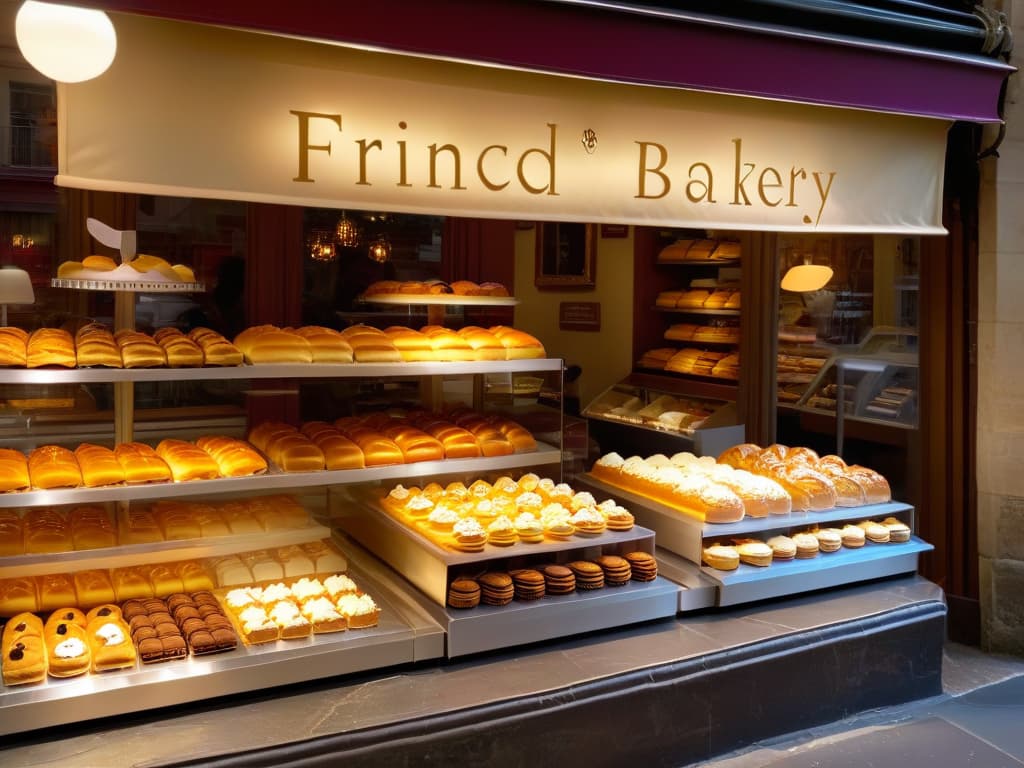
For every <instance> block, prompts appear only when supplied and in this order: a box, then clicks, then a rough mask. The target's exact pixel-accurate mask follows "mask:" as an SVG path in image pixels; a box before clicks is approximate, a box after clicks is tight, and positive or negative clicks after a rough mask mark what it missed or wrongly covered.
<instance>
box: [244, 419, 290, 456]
mask: <svg viewBox="0 0 1024 768" xmlns="http://www.w3.org/2000/svg"><path fill="white" fill-rule="evenodd" d="M297 431H298V430H297V429H296V428H295V427H293V426H292V425H291V424H287V423H285V422H283V421H264V422H261V423H260V424H258V425H257V426H255V427H253V428H252V429H251V430H249V442H250V443H252V444H253V445H255V446H256V447H257V448H259V449H260V450H261V451H263V453H266V452H267V444H268V443H269V442H270V441H271V440H272V439H273V438H275V437H278V436H279V435H286V434H290V433H293V432H297Z"/></svg>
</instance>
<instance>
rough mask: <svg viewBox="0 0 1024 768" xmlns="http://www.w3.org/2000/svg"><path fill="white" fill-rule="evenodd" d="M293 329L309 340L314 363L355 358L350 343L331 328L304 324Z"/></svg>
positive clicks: (346, 361) (348, 360)
mask: <svg viewBox="0 0 1024 768" xmlns="http://www.w3.org/2000/svg"><path fill="white" fill-rule="evenodd" d="M293 331H294V333H296V334H298V335H299V336H301V337H302V338H304V339H305V340H306V341H307V342H309V350H310V354H311V355H312V356H313V362H314V363H351V362H352V361H353V360H354V359H355V358H354V356H353V353H352V345H351V344H349V343H348V341H347V340H346V339H345V337H344V336H342V335H341V333H339V332H338V331H336V330H334V329H333V328H324V327H322V326H319V325H304V326H302V327H301V328H295V329H293Z"/></svg>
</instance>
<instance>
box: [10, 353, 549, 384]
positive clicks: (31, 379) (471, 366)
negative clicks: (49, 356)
mask: <svg viewBox="0 0 1024 768" xmlns="http://www.w3.org/2000/svg"><path fill="white" fill-rule="evenodd" d="M560 370H562V360H561V359H560V358H537V359H532V360H481V361H469V362H444V363H434V362H429V363H347V364H346V363H342V364H334V363H313V364H305V363H280V364H271V363H261V364H259V365H236V366H226V367H216V366H211V367H206V368H65V369H62V368H33V369H27V368H6V369H3V370H0V384H97V383H109V382H122V381H137V382H151V381H207V380H220V379H241V380H245V379H346V378H347V379H351V378H396V377H407V378H408V377H414V376H464V375H469V374H477V373H480V374H499V373H529V372H532V371H560Z"/></svg>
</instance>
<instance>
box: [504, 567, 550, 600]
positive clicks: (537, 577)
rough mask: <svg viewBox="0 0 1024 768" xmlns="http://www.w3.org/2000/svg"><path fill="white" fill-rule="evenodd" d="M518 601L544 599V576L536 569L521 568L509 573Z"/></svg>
mask: <svg viewBox="0 0 1024 768" xmlns="http://www.w3.org/2000/svg"><path fill="white" fill-rule="evenodd" d="M509 575H510V576H511V577H512V586H513V589H514V590H515V599H516V600H538V599H540V598H542V597H544V574H543V573H541V572H540V571H538V570H536V569H534V568H519V569H516V570H513V571H511V572H510V573H509Z"/></svg>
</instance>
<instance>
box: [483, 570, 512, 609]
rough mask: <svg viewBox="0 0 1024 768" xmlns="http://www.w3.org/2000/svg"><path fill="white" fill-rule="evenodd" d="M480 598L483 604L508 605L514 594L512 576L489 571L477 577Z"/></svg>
mask: <svg viewBox="0 0 1024 768" xmlns="http://www.w3.org/2000/svg"><path fill="white" fill-rule="evenodd" d="M477 582H478V583H479V584H480V599H481V601H482V602H483V603H484V604H485V605H499V606H500V605H508V604H509V603H511V602H512V598H513V597H514V596H515V586H514V585H513V583H512V577H511V576H509V575H508V574H507V573H501V572H497V571H489V572H487V573H484V574H482V575H481V576H480V577H479V578H477Z"/></svg>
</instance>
